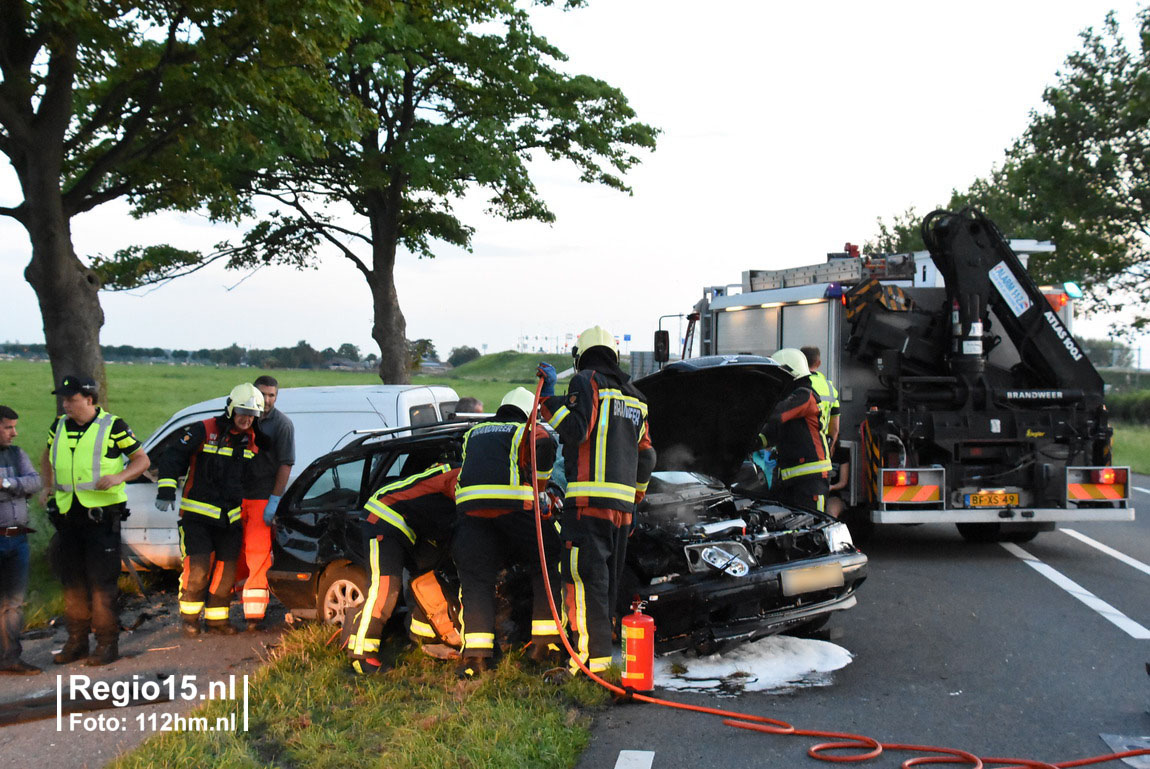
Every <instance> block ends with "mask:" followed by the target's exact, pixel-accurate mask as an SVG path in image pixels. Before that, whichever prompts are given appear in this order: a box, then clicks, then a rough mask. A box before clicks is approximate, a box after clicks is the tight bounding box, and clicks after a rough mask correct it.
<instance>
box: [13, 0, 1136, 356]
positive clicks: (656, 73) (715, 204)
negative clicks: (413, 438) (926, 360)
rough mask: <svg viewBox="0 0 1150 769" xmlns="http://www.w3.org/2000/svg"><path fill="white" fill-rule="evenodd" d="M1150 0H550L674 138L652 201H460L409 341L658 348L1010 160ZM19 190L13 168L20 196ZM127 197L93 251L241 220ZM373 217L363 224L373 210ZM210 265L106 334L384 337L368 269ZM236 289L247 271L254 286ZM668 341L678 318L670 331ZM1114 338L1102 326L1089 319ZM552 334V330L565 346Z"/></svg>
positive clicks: (662, 150)
mask: <svg viewBox="0 0 1150 769" xmlns="http://www.w3.org/2000/svg"><path fill="white" fill-rule="evenodd" d="M1137 8H1138V3H1137V2H1126V1H1124V2H1116V1H1115V0H1079V1H1078V2H1075V3H1068V4H1066V5H1062V4H1057V5H1055V4H1051V3H1049V2H1038V1H1033V2H1032V1H1030V0H996V1H995V2H981V1H980V0H974V1H973V2H966V3H962V4H957V5H956V4H953V3H946V4H944V3H926V2H921V0H919V1H918V2H885V1H884V2H869V3H859V2H822V3H805V4H799V3H794V4H791V3H788V4H783V3H760V2H750V1H744V2H731V1H727V2H723V1H721V0H717V1H716V2H711V3H699V2H697V1H692V2H686V1H685V0H592V2H591V4H590V7H589V8H586V9H583V10H580V11H575V12H570V13H559V12H554V11H545V12H538V13H537V14H536V18H537V23H536V27H537V30H538V31H540V32H542V33H544V34H545V35H546V36H547V37H548V38H549V39H550V40H551V42H553V43H554V44H556V45H557V46H558V47H559V48H560V49H561V50H563V51H565V52H566V53H567V54H568V55H569V56H570V61H569V63H568V64H567V68H568V71H570V72H581V73H586V74H591V75H594V76H597V77H600V78H603V79H604V80H606V81H608V82H609V83H611V84H612V85H615V86H618V87H619V88H621V89H622V90H623V92H624V93H625V94H626V95H627V97H628V98H629V99H630V101H631V104H632V105H633V106H634V107H635V109H636V110H637V112H638V114H639V117H640V118H641V119H642V120H643V121H645V122H647V123H650V124H652V125H655V126H657V127H658V128H660V129H661V130H662V131H663V133H662V136H661V137H660V140H659V147H658V149H657V150H656V151H655V152H654V153H653V154H649V155H647V156H646V157H645V159H644V162H643V164H642V165H641V166H639V167H638V168H637V169H635V170H634V171H633V172H632V173H631V174H630V175H629V177H628V180H629V183H630V184H631V185H632V187H633V188H634V194H633V195H631V196H627V195H625V194H621V193H617V192H614V191H611V190H607V189H602V188H597V187H593V186H589V185H585V184H580V183H578V181H577V180H576V175H575V173H574V171H573V170H572V169H571V168H569V167H566V166H563V165H551V164H545V165H539V166H537V182H538V186H539V189H540V191H541V192H542V194H543V195H544V197H545V198H546V200H547V201H548V203H549V204H550V206H551V208H552V210H553V211H554V212H555V213H556V215H557V216H558V221H557V222H556V223H555V224H554V225H550V226H548V225H542V224H535V223H523V222H520V223H514V224H511V223H506V222H500V221H497V220H493V219H489V218H486V217H484V216H483V214H482V211H481V205H480V204H479V201H476V202H475V204H471V203H470V202H467V203H465V204H463V205H461V206H460V208H459V210H460V211H461V212H463V213H464V214H465V219H466V221H467V222H468V223H470V224H472V225H474V226H475V227H476V235H475V242H474V246H475V247H474V253H471V254H467V253H464V252H461V251H459V250H457V249H453V248H449V247H447V246H443V247H441V248H440V249H439V251H438V253H439V256H438V257H437V258H436V259H433V260H417V259H415V258H414V257H411V256H410V255H403V256H401V258H400V259H399V265H398V267H397V284H398V290H399V297H400V303H401V305H402V307H403V311H404V313H405V315H406V318H407V335H408V337H409V338H412V339H414V338H420V337H429V338H431V339H432V340H433V341H434V342H435V343H436V346H437V348H438V349H439V351H440V353H441V354H443V355H446V354H447V352H448V351H449V350H450V349H451V348H452V347H456V346H460V345H471V346H474V347H479V348H482V347H483V346H484V345H486V349H487V350H488V351H491V352H494V351H497V350H503V349H511V348H513V347H514V346H515V344H516V342H517V339H518V338H519V337H521V336H523V335H527V336H530V337H534V336H539V337H540V338H541V339H542V338H544V337H547V338H550V339H552V340H554V339H558V340H559V343H560V344H562V343H563V338H564V335H565V334H567V333H578V332H579V331H580V330H582V329H583V328H584V327H586V326H589V325H592V324H600V325H603V326H604V327H606V328H608V329H610V330H611V331H612V332H614V333H615V334H617V335H619V336H620V337H621V336H622V335H623V334H630V335H631V336H632V342H631V344H630V348H631V349H650V348H651V341H650V340H651V333H652V331H653V330H654V329H655V327H656V324H657V322H658V318H659V316H660V315H667V314H672V313H685V312H688V311H689V310H690V308H691V306H692V305H693V304H694V303H695V302H696V301H697V300H698V299H699V297H700V296H701V294H702V289H703V287H704V286H706V285H718V284H725V283H736V282H738V281H739V279H740V275H741V273H742V271H743V270H747V269H775V268H781V267H789V266H794V265H799V264H808V263H813V262H817V261H821V260H823V259H824V258H825V254H826V253H827V252H828V251H837V250H841V249H842V246H843V244H844V243H845V242H847V241H850V242H854V243H861V242H863V241H864V240H866V239H868V238H870V237H873V235H874V234H875V231H876V226H875V219H876V217H878V216H884V217H888V218H889V217H890V216H891V215H893V214H895V213H898V212H900V211H903V210H905V209H906V208H907V207H908V206H911V205H913V206H916V207H917V209H918V211H919V213H920V214H925V213H927V212H928V211H930V210H931V208H932V207H933V206H934V205H936V204H939V203H942V202H945V201H946V200H947V199H948V198H949V193H950V190H951V189H952V188H955V187H958V188H963V187H965V186H967V185H968V184H969V183H970V182H971V181H972V180H973V179H974V178H975V177H977V176H981V175H984V174H986V173H987V172H988V170H989V169H990V168H991V166H992V165H993V164H995V163H997V162H999V161H1000V159H1001V157H1002V153H1003V150H1004V149H1005V148H1006V147H1007V146H1008V145H1009V143H1010V142H1011V140H1012V139H1014V138H1015V137H1017V136H1019V135H1020V134H1021V133H1022V131H1023V130H1024V129H1025V127H1026V125H1027V122H1028V114H1029V112H1030V110H1032V109H1035V108H1037V107H1039V106H1040V103H1041V96H1042V91H1043V88H1044V87H1045V86H1047V85H1050V84H1052V83H1053V82H1055V73H1056V71H1057V70H1058V68H1059V67H1060V66H1061V64H1062V62H1063V61H1064V59H1065V58H1066V56H1067V54H1069V53H1070V52H1072V51H1074V50H1076V49H1077V48H1078V47H1079V40H1078V33H1079V32H1080V31H1081V30H1082V29H1084V28H1085V27H1087V26H1091V25H1093V26H1095V27H1100V26H1101V24H1102V21H1103V19H1104V17H1105V14H1106V11H1107V10H1109V9H1114V10H1116V11H1117V12H1118V14H1119V18H1120V20H1122V21H1123V22H1124V23H1125V24H1126V30H1127V32H1128V35H1127V36H1128V38H1129V37H1130V36H1131V35H1130V34H1129V32H1130V30H1132V29H1133V27H1132V25H1131V22H1132V20H1133V18H1134V14H1135V13H1136V11H1137ZM18 200H19V197H18V192H17V189H16V184H15V176H14V174H13V172H12V169H11V167H9V166H7V165H5V166H3V167H0V202H2V203H3V204H12V203H15V202H17V201H18ZM126 211H127V209H126V207H125V206H123V205H120V204H110V205H105V206H101V207H100V208H99V209H97V210H96V211H94V212H91V213H88V214H85V215H82V216H80V217H77V218H76V219H74V220H73V228H72V231H73V237H74V242H75V245H76V249H77V252H78V253H80V254H96V253H103V254H110V253H111V252H113V251H115V250H116V249H119V248H122V247H125V246H128V245H131V244H150V243H160V242H171V243H173V244H175V245H179V246H184V247H200V248H210V247H211V245H212V244H214V243H217V242H219V241H222V240H225V239H227V238H229V237H235V234H236V233H235V232H234V231H232V230H229V229H228V228H224V227H220V226H214V225H211V224H210V223H209V222H208V221H207V220H206V219H203V218H201V217H197V216H190V215H160V216H153V217H149V218H147V219H145V220H143V221H139V222H137V221H134V220H132V219H131V218H129V217H128V216H127V215H126ZM359 224H362V223H358V224H357V226H359ZM29 257H30V247H29V244H28V239H27V236H26V234H25V232H24V230H23V229H22V228H21V227H20V226H19V225H18V224H16V223H14V222H12V221H11V220H9V219H0V285H3V286H4V299H3V301H2V302H0V307H2V308H3V310H2V312H3V315H2V317H3V324H2V328H0V340H2V341H22V342H42V341H43V338H44V337H43V327H42V323H41V321H40V313H39V309H38V306H37V304H36V298H35V294H34V293H33V291H32V289H31V287H29V286H28V284H27V283H26V282H25V281H24V279H23V269H24V267H25V265H26V264H27V262H28V260H29ZM244 278H245V275H244V274H243V273H228V272H224V271H223V270H216V269H207V270H204V271H202V272H201V273H200V274H197V275H195V276H191V277H188V278H183V279H181V280H178V281H175V282H173V283H171V284H169V285H167V286H166V287H163V288H160V289H158V290H153V291H150V292H149V291H139V292H133V293H131V294H124V293H115V294H113V293H105V294H103V306H104V312H105V315H106V322H105V325H104V329H103V334H102V337H101V339H102V341H103V343H105V344H134V345H139V346H149V347H150V346H161V347H171V348H190V349H196V348H201V347H225V346H227V345H229V344H231V343H232V342H236V343H238V344H240V345H242V346H246V347H265V348H266V347H274V346H281V345H288V346H290V345H294V344H295V343H296V342H297V341H298V340H300V339H306V340H307V341H308V342H310V343H311V344H312V345H313V346H314V347H316V348H317V349H321V348H323V347H328V346H331V347H338V346H339V345H340V344H341V343H343V342H352V343H353V344H356V345H358V346H359V347H360V348H361V350H362V351H363V352H364V353H367V352H372V351H375V350H376V348H375V345H374V343H373V341H372V339H371V333H370V332H371V302H370V294H369V292H368V289H367V285H366V283H364V281H363V280H362V278H361V276H360V275H359V273H358V272H357V271H356V270H355V268H354V267H352V266H351V264H350V263H349V262H347V261H346V260H344V259H342V258H341V257H339V256H337V255H335V254H331V255H329V256H328V257H327V258H326V259H325V260H324V261H323V263H322V266H321V267H320V269H319V270H318V271H316V272H302V273H293V272H292V271H290V270H288V269H286V268H270V269H265V270H262V271H259V272H257V273H255V274H254V275H252V276H250V277H248V278H247V279H246V280H245V279H244ZM237 284H238V285H237ZM665 327H668V328H671V329H672V337H674V336H675V334H676V329H677V328H678V326H677V321H675V320H674V319H672V320H671V321H670V325H667V326H665ZM1078 330H1079V333H1080V335H1083V333H1082V332H1084V331H1085V332H1086V333H1085V335H1087V336H1099V335H1103V336H1104V335H1105V324H1094V325H1087V326H1085V327H1084V326H1081V325H1080V326H1079V329H1078ZM552 344H553V342H552Z"/></svg>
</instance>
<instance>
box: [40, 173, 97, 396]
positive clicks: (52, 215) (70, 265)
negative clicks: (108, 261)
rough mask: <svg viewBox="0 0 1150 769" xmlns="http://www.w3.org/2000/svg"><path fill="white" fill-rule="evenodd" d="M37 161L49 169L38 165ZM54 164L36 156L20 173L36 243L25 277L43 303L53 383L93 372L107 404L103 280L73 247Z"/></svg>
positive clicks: (45, 337) (91, 374) (42, 308)
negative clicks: (102, 336) (102, 334)
mask: <svg viewBox="0 0 1150 769" xmlns="http://www.w3.org/2000/svg"><path fill="white" fill-rule="evenodd" d="M45 154H47V153H45ZM38 160H40V161H41V162H42V163H43V165H44V166H47V168H45V167H37V166H38V165H40V163H38V162H37V161H38ZM53 165H54V164H53V163H52V162H51V161H50V160H47V159H34V160H32V161H31V162H29V164H28V166H27V167H26V168H25V169H24V170H25V173H23V174H21V182H22V186H23V188H24V190H23V191H24V206H23V211H22V221H23V224H24V227H25V228H26V229H27V231H28V238H29V240H31V242H32V260H31V261H30V262H29V263H28V267H27V268H26V269H25V270H24V277H25V278H26V279H27V280H28V283H30V284H31V285H32V288H33V289H34V290H35V291H36V298H37V300H38V301H39V303H40V313H41V316H42V317H43V320H44V340H45V342H46V343H47V346H48V359H49V360H50V361H51V364H52V381H53V383H54V384H57V385H58V384H59V383H60V380H61V379H63V378H64V376H66V375H68V374H76V375H79V376H90V377H92V378H93V379H95V380H96V381H97V382H98V383H99V385H100V397H99V400H100V402H101V403H105V404H106V403H107V392H108V388H107V376H106V375H105V372H104V356H103V353H102V352H101V351H100V328H101V327H102V326H103V325H104V311H103V310H102V309H101V308H100V299H99V295H98V292H99V290H100V280H99V278H98V277H97V275H96V274H95V273H94V272H92V270H89V269H88V268H87V267H85V266H84V265H83V263H81V262H80V260H79V259H77V258H76V253H75V251H74V250H73V249H72V232H71V227H70V222H69V219H68V216H67V215H66V213H65V211H64V203H63V198H62V195H61V192H60V181H59V179H60V177H59V173H58V169H57V172H55V173H53V168H52V166H53Z"/></svg>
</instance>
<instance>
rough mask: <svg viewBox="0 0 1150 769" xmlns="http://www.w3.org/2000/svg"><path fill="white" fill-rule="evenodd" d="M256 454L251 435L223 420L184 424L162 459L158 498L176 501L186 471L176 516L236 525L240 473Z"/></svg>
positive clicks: (240, 484) (254, 437) (252, 433)
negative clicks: (177, 484) (190, 515)
mask: <svg viewBox="0 0 1150 769" xmlns="http://www.w3.org/2000/svg"><path fill="white" fill-rule="evenodd" d="M256 451H257V448H256V436H255V433H254V432H253V431H252V430H251V429H250V428H249V429H247V430H244V431H242V432H241V431H237V430H236V429H235V425H234V424H232V422H231V420H229V419H227V418H226V417H213V418H212V419H206V420H204V421H203V422H197V423H195V424H192V425H188V426H187V427H185V428H184V433H183V435H181V436H180V440H179V441H178V442H177V443H176V444H175V445H174V446H172V447H171V448H169V449H168V450H167V451H165V452H164V455H163V456H162V457H160V480H159V481H158V482H157V484H156V485H157V486H158V487H159V493H158V495H157V496H159V498H161V499H175V494H176V483H177V480H178V479H179V477H180V476H181V475H183V474H184V473H185V472H186V473H187V476H188V477H187V479H186V480H185V481H184V493H183V497H182V499H181V500H180V514H181V515H183V514H185V513H194V514H196V515H200V516H205V517H206V518H209V519H213V520H215V521H218V522H219V523H221V524H226V523H234V522H235V521H238V520H239V518H240V502H241V501H242V500H243V480H244V471H245V470H246V465H247V464H248V463H249V462H250V461H251V460H252V459H254V458H255V455H256Z"/></svg>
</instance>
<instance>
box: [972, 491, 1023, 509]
mask: <svg viewBox="0 0 1150 769" xmlns="http://www.w3.org/2000/svg"><path fill="white" fill-rule="evenodd" d="M966 506H967V507H1018V495H1017V494H967V495H966Z"/></svg>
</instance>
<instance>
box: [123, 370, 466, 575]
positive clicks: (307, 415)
mask: <svg viewBox="0 0 1150 769" xmlns="http://www.w3.org/2000/svg"><path fill="white" fill-rule="evenodd" d="M226 400H227V399H226V398H213V399H212V400H208V401H204V402H202V403H197V404H196V405H194V406H189V407H188V408H186V409H183V410H182V411H179V412H177V413H176V415H175V416H173V417H172V418H171V419H169V420H168V421H167V422H166V423H165V424H164V426H163V427H161V428H160V429H159V430H157V431H156V432H155V433H153V435H152V437H150V438H148V440H146V441H145V442H144V450H145V451H147V452H148V456H149V457H150V458H151V460H152V467H151V469H150V470H149V471H148V472H147V473H145V474H144V475H142V476H140V477H139V478H138V479H137V480H135V481H132V482H131V483H129V484H128V487H127V493H128V509H129V510H130V511H131V515H130V516H129V517H128V519H127V520H126V521H124V523H123V526H122V527H121V529H120V537H121V542H122V545H121V549H122V553H123V556H124V557H125V558H129V559H131V560H132V562H133V563H134V564H135V565H136V566H137V567H139V568H145V569H176V570H178V569H179V568H180V567H181V559H180V537H179V532H178V530H177V528H176V522H177V520H178V508H179V502H178V501H177V503H176V509H175V510H169V511H167V512H160V511H159V510H157V509H156V507H155V504H154V503H155V500H156V472H155V471H156V468H157V462H158V460H159V458H160V456H161V455H162V454H163V453H164V450H165V449H167V448H168V446H170V445H171V444H172V443H174V442H175V441H176V440H178V439H179V436H180V434H181V431H182V430H183V428H184V427H185V426H186V425H189V424H192V423H195V422H202V421H203V420H205V419H209V418H211V417H214V416H218V415H219V414H221V413H223V410H224V403H225V401H226ZM458 400H459V396H458V395H457V394H456V393H455V390H453V389H452V388H450V387H443V386H438V385H435V386H430V387H428V386H418V385H353V386H335V387H286V388H283V389H281V390H280V391H279V397H278V398H277V399H276V409H278V410H279V411H282V412H283V413H284V414H286V415H287V416H288V417H289V418H291V420H292V422H293V423H294V424H295V465H294V466H293V467H292V475H291V479H290V480H289V483H290V481H291V480H295V477H296V475H298V474H299V473H300V472H302V471H303V469H304V468H306V467H307V466H308V465H309V464H311V462H312V460H314V459H316V458H317V457H320V456H322V455H324V454H326V453H327V452H329V451H332V450H334V449H337V448H339V447H341V446H343V445H344V444H346V443H348V442H349V441H351V440H352V439H353V438H354V437H355V435H354V433H355V431H356V430H372V429H385V428H395V427H407V426H412V427H416V426H419V425H423V424H430V423H432V422H439V421H442V420H444V419H447V418H449V417H450V416H451V415H452V413H454V411H455V404H456V402H457V401H458ZM403 434H406V433H399V434H398V435H403Z"/></svg>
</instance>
